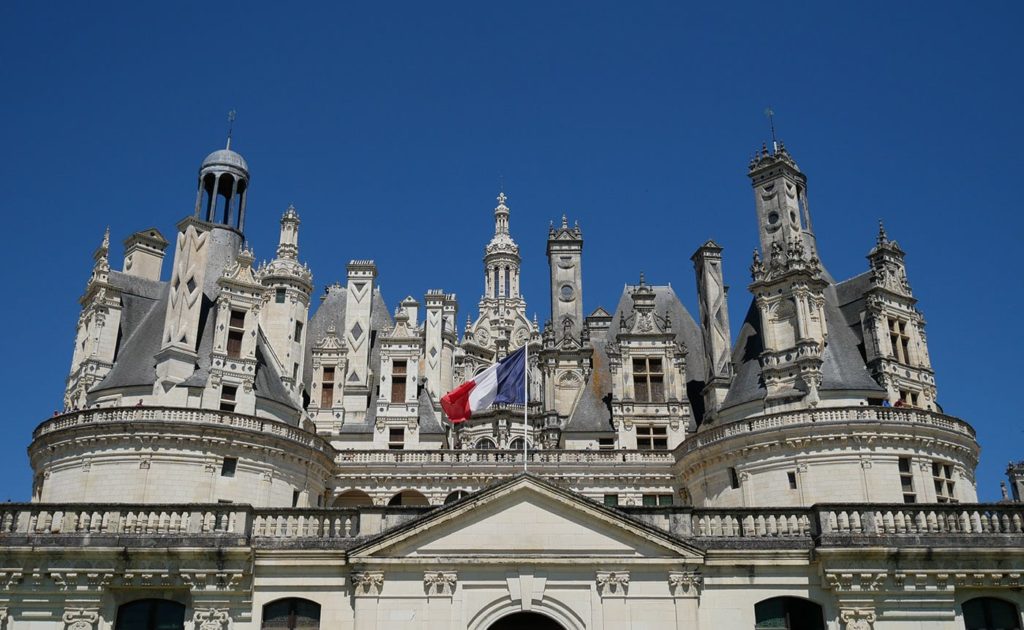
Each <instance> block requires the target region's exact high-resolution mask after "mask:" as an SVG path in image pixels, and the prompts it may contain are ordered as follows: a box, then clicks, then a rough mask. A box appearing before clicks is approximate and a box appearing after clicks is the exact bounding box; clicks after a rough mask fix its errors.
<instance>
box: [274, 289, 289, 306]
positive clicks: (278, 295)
mask: <svg viewBox="0 0 1024 630" xmlns="http://www.w3.org/2000/svg"><path fill="white" fill-rule="evenodd" d="M287 295H288V291H287V290H285V289H283V288H281V289H278V290H277V291H275V292H274V301H275V302H277V303H278V304H284V300H285V297H287Z"/></svg>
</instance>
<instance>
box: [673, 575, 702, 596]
mask: <svg viewBox="0 0 1024 630" xmlns="http://www.w3.org/2000/svg"><path fill="white" fill-rule="evenodd" d="M668 588H669V590H670V591H671V592H672V596H673V597H700V592H701V590H703V588H704V576H703V575H701V574H700V573H698V572H696V571H672V572H670V573H669V574H668Z"/></svg>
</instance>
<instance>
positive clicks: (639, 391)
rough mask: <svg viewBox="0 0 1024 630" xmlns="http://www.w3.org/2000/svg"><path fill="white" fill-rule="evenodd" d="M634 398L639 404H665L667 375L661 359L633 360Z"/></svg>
mask: <svg viewBox="0 0 1024 630" xmlns="http://www.w3.org/2000/svg"><path fill="white" fill-rule="evenodd" d="M633 398H634V400H636V401H637V402H665V373H664V371H663V370H662V367H661V359H656V358H651V357H646V358H642V359H633Z"/></svg>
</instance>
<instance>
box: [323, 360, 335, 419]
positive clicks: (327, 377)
mask: <svg viewBox="0 0 1024 630" xmlns="http://www.w3.org/2000/svg"><path fill="white" fill-rule="evenodd" d="M333 406H334V368H333V367H325V368H324V379H323V383H321V384H320V407H321V408H323V409H330V408H331V407H333Z"/></svg>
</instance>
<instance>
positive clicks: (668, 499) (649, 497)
mask: <svg viewBox="0 0 1024 630" xmlns="http://www.w3.org/2000/svg"><path fill="white" fill-rule="evenodd" d="M643 505H644V507H655V506H658V505H672V495H671V494H645V495H643Z"/></svg>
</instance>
